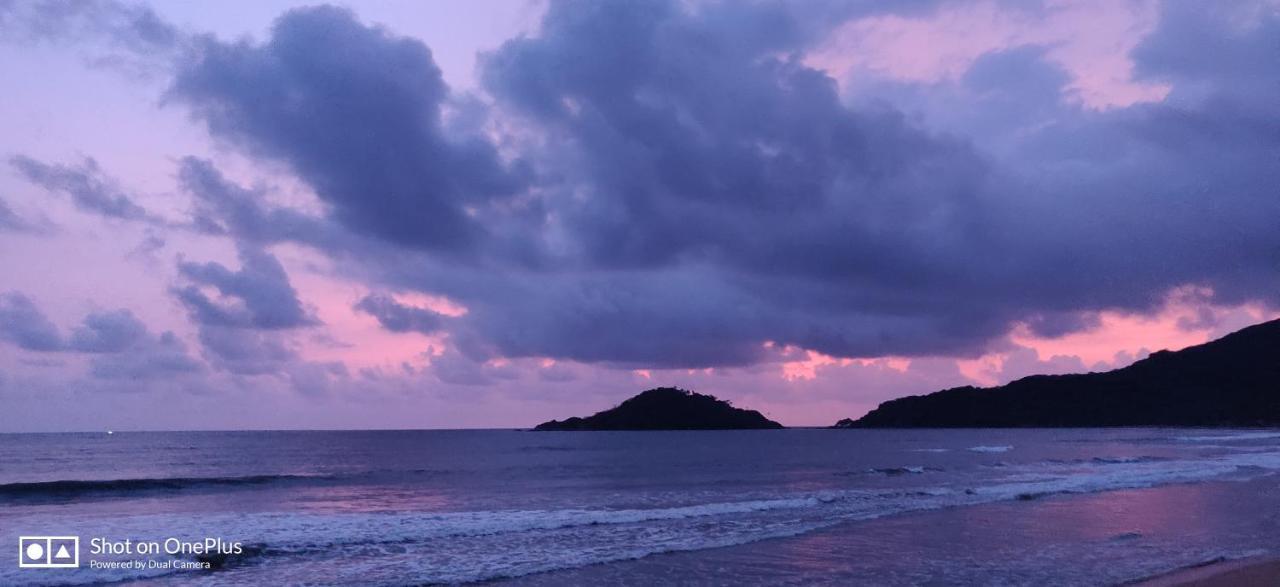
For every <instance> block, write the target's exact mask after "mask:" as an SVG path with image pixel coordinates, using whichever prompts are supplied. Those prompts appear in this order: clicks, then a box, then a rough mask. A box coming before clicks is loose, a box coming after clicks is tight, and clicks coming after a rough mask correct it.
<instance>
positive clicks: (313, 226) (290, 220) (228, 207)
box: [178, 157, 337, 246]
mask: <svg viewBox="0 0 1280 587" xmlns="http://www.w3.org/2000/svg"><path fill="white" fill-rule="evenodd" d="M178 179H179V182H180V183H181V185H182V187H183V189H185V190H186V191H187V192H188V193H190V194H191V195H192V196H193V197H194V199H195V202H194V203H195V206H194V210H193V213H192V220H191V222H192V225H193V227H194V228H195V229H197V230H199V231H201V232H206V233H210V234H226V235H230V236H232V237H234V238H236V239H238V240H245V241H249V242H258V243H272V242H279V241H285V240H288V241H294V242H301V243H308V244H316V245H319V246H325V245H326V244H328V243H329V242H330V241H332V240H334V239H335V238H337V235H336V234H334V233H335V229H334V228H333V227H332V226H331V225H330V224H329V223H327V222H326V221H325V220H323V219H320V218H317V217H315V216H310V215H307V214H303V213H301V212H299V211H297V210H294V209H291V208H279V207H273V206H270V205H269V204H268V203H267V200H266V194H265V193H264V192H263V190H261V189H248V188H244V187H241V186H239V185H236V184H234V183H232V182H230V181H228V180H227V179H226V178H225V177H224V176H223V175H222V172H221V171H219V170H218V169H217V168H216V167H214V166H213V163H212V162H210V161H208V160H206V159H198V158H195V157H185V158H183V159H182V161H181V163H180V164H179V167H178Z"/></svg>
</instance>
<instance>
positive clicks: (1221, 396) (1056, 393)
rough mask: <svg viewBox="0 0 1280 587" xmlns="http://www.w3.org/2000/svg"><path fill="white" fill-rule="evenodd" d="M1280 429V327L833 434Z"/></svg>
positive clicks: (933, 399) (1043, 378)
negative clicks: (884, 430)
mask: <svg viewBox="0 0 1280 587" xmlns="http://www.w3.org/2000/svg"><path fill="white" fill-rule="evenodd" d="M1277 425H1280V320H1273V321H1271V322H1265V323H1262V324H1258V325H1255V326H1250V327H1248V328H1245V329H1243V330H1240V331H1238V332H1235V333H1232V334H1229V335H1227V336H1225V337H1223V338H1220V339H1218V340H1215V341H1212V342H1208V343H1205V344H1202V345H1198V346H1193V347H1188V348H1185V349H1183V350H1180V351H1176V352H1173V351H1160V352H1157V353H1154V354H1152V355H1151V356H1149V357H1147V358H1145V359H1143V360H1141V361H1138V362H1136V363H1134V364H1132V365H1130V366H1128V367H1124V368H1122V369H1116V370H1113V371H1107V372H1104V373H1086V374H1079V375H1033V376H1031V377H1025V378H1022V379H1019V380H1017V381H1014V382H1012V383H1009V384H1007V385H1002V386H999V387H992V388H975V387H957V388H953V389H947V390H943V391H938V392H935V393H931V394H929V395H923V396H909V397H903V398H898V399H895V400H891V401H887V402H884V403H882V404H880V406H879V407H877V408H876V409H874V410H872V411H871V412H869V413H868V414H867V415H865V416H863V417H862V418H860V419H858V420H856V421H854V420H850V419H848V418H846V419H844V420H841V421H840V422H838V423H837V424H836V425H835V427H836V428H923V427H937V428H985V427H990V428H997V427H1000V428H1007V427H1095V426H1240V427H1247V426H1277Z"/></svg>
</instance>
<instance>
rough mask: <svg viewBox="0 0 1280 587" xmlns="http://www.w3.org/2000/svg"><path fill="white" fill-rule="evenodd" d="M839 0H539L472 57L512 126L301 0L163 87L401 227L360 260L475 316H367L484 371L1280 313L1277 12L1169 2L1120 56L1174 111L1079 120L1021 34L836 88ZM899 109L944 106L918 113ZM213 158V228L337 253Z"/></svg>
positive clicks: (1137, 108)
mask: <svg viewBox="0 0 1280 587" xmlns="http://www.w3.org/2000/svg"><path fill="white" fill-rule="evenodd" d="M837 4H838V3H833V4H830V5H828V4H823V5H805V6H803V7H794V6H787V5H784V4H769V3H724V4H720V3H704V4H690V3H680V2H645V3H620V2H618V3H599V2H553V3H552V5H551V6H550V8H549V10H548V12H547V14H546V16H545V19H544V21H543V24H542V29H541V31H540V32H539V33H538V34H537V35H534V36H529V37H520V38H516V39H513V40H510V41H508V42H507V43H505V44H504V45H503V46H502V47H500V48H498V49H497V50H495V51H494V52H492V53H491V54H489V55H487V56H486V57H485V58H484V59H483V65H482V79H483V84H484V88H485V89H486V91H487V93H488V97H490V98H492V100H493V104H492V108H493V109H492V110H488V107H486V106H484V105H483V103H481V104H479V105H477V104H476V103H474V102H472V103H469V105H467V106H466V108H470V109H473V110H470V111H468V113H467V115H466V116H465V117H463V118H479V119H485V118H486V117H494V118H496V119H499V120H500V121H501V122H502V125H503V127H505V128H512V129H514V132H512V133H510V136H506V135H502V134H501V133H499V132H498V131H492V130H491V131H486V132H480V131H478V130H476V129H477V128H483V127H484V125H483V124H478V123H472V124H470V125H469V128H470V130H468V131H466V132H462V131H459V130H457V127H458V125H456V124H451V123H449V122H448V121H446V120H445V118H446V113H445V111H446V110H448V109H450V108H455V107H457V108H461V106H459V104H462V103H463V102H461V101H457V100H454V99H453V98H451V97H450V96H449V90H448V88H447V87H445V85H444V84H443V82H442V81H441V79H440V75H439V71H438V70H437V68H436V67H435V65H434V63H433V62H432V60H431V56H430V53H429V51H428V50H427V49H426V47H425V46H424V45H422V44H421V43H419V42H417V41H413V40H407V39H401V38H396V37H393V36H391V35H390V34H388V33H387V32H385V31H383V30H381V29H378V28H370V27H366V26H364V25H361V24H360V23H359V22H357V21H356V20H355V19H354V18H353V17H352V15H351V14H349V13H348V12H345V11H342V10H338V9H330V8H325V9H312V10H300V11H293V12H290V13H287V14H286V15H285V16H283V17H282V18H281V19H280V20H279V21H278V22H277V24H276V26H275V27H274V29H273V31H272V36H271V38H270V39H269V40H267V41H266V42H265V43H262V44H255V43H253V42H249V41H241V42H237V43H223V42H220V41H217V40H215V39H213V38H204V39H202V40H201V41H200V42H199V43H198V49H197V50H196V51H195V52H194V53H193V55H192V56H191V57H190V58H189V59H188V60H187V61H186V62H185V64H184V65H183V66H182V67H181V68H180V71H179V74H178V77H177V79H176V81H175V83H174V86H173V89H172V92H171V96H172V98H173V99H174V100H176V101H180V102H183V103H185V104H188V105H190V106H191V107H192V109H193V112H194V114H195V116H196V117H197V118H198V119H199V120H201V121H203V122H205V123H206V124H207V125H208V128H209V130H210V132H211V133H212V134H213V135H214V136H216V137H219V138H221V139H225V140H228V141H230V142H232V143H233V144H236V145H239V146H241V147H242V148H244V149H246V150H247V151H248V152H251V153H254V154H258V155H262V156H265V157H268V158H271V159H274V160H278V161H283V162H285V163H287V164H288V165H289V166H290V167H291V168H292V169H294V170H295V171H296V172H297V174H298V176H299V177H300V178H301V179H303V180H304V181H306V182H307V183H308V184H310V186H311V187H312V188H314V190H315V191H316V193H317V194H318V195H319V196H320V197H321V199H322V200H324V201H325V202H326V203H327V204H328V205H329V206H331V207H332V211H333V218H334V220H336V221H337V222H339V223H341V225H342V226H343V227H345V228H346V229H348V230H350V231H351V232H352V233H355V234H358V235H365V236H367V237H373V238H377V239H381V240H383V241H386V242H391V243H395V244H399V245H401V246H402V249H401V250H399V251H387V252H386V254H379V255H376V256H370V255H365V256H363V257H360V258H358V259H357V262H355V263H347V268H348V270H350V271H351V272H352V273H354V274H357V275H359V276H361V277H364V278H367V279H369V280H370V281H372V282H374V286H375V287H380V286H382V285H387V286H389V289H397V288H413V289H419V290H421V291H425V292H430V293H438V294H443V295H446V296H449V297H450V298H452V299H455V300H457V301H459V302H460V303H462V304H463V305H465V306H466V307H467V309H468V312H467V314H466V315H464V316H461V317H458V318H453V319H450V320H448V321H447V322H441V321H439V320H437V319H438V317H437V316H434V315H418V314H416V313H414V312H411V311H409V310H412V309H408V308H404V307H402V306H398V305H395V303H394V301H392V300H387V299H381V298H372V301H369V300H366V301H362V302H361V304H362V305H364V306H366V307H361V308H359V309H361V310H363V311H366V312H368V313H370V314H372V315H374V316H375V317H378V318H379V320H380V321H382V323H383V324H384V326H386V327H388V328H389V329H392V330H398V331H407V330H419V331H422V330H426V331H430V332H435V331H436V330H437V329H438V328H440V327H441V326H443V327H444V329H445V330H447V331H448V332H449V333H450V334H451V336H452V338H451V340H453V341H454V342H455V343H456V345H457V351H458V353H459V354H458V355H450V356H449V357H447V358H444V359H442V362H441V364H442V365H444V366H442V367H441V368H440V373H442V374H443V376H446V377H449V378H451V379H453V380H456V381H469V382H483V381H488V380H490V379H491V376H488V375H485V376H480V375H477V373H483V369H480V368H479V367H478V366H482V365H485V363H484V361H485V360H486V359H488V358H492V357H499V356H506V357H553V358H570V359H576V360H580V361H588V362H601V363H607V364H614V365H619V366H634V367H705V366H718V365H744V364H751V363H758V362H762V361H770V360H777V359H778V354H777V352H778V351H777V350H776V349H777V348H778V345H797V346H801V347H804V348H808V349H813V350H818V351H821V352H824V353H828V354H832V355H839V356H880V355H886V354H895V355H912V356H919V355H973V354H976V353H980V352H982V351H983V350H984V349H986V348H988V345H989V344H991V343H992V342H993V341H996V340H998V339H999V338H1000V337H1001V336H1002V335H1004V334H1005V333H1007V332H1008V330H1009V328H1010V326H1011V325H1012V324H1014V323H1016V322H1025V323H1026V324H1027V325H1028V327H1029V328H1030V329H1031V331H1032V332H1033V333H1036V334H1039V335H1041V336H1060V335H1063V334H1067V333H1070V332H1075V331H1079V330H1082V329H1088V328H1091V327H1093V326H1095V325H1096V324H1097V318H1096V312H1097V311H1099V310H1104V309H1118V310H1126V311H1138V312H1143V311H1149V310H1151V309H1153V308H1155V307H1156V306H1157V305H1159V304H1160V303H1161V301H1162V300H1163V299H1164V297H1165V296H1166V294H1167V293H1168V292H1169V291H1170V290H1171V289H1172V288H1175V287H1178V286H1182V285H1186V284H1193V285H1204V286H1208V287H1211V288H1212V289H1213V291H1214V292H1215V297H1214V298H1213V299H1212V300H1209V301H1215V302H1236V301H1244V300H1264V301H1269V302H1271V303H1273V304H1274V303H1276V302H1277V301H1280V231H1276V230H1275V227H1276V226H1280V197H1278V194H1277V192H1276V188H1275V186H1277V185H1280V166H1277V165H1276V160H1277V156H1278V150H1277V149H1278V148H1280V132H1278V131H1277V129H1280V118H1277V116H1280V115H1277V114H1276V112H1277V111H1276V109H1275V108H1274V104H1275V103H1277V101H1280V90H1278V89H1277V79H1280V77H1278V76H1280V68H1276V67H1275V60H1274V59H1275V58H1274V56H1275V54H1276V51H1275V43H1276V41H1275V40H1276V39H1277V38H1280V35H1278V34H1277V16H1276V14H1275V13H1274V11H1266V10H1259V11H1256V13H1255V14H1253V15H1252V18H1256V19H1257V20H1258V22H1257V23H1255V24H1250V25H1248V26H1240V25H1239V22H1241V19H1238V18H1236V19H1233V18H1230V17H1222V18H1219V17H1218V16H1217V15H1216V13H1217V12H1218V11H1216V10H1214V9H1211V8H1207V7H1206V6H1205V5H1204V4H1196V3H1187V4H1181V3H1177V4H1169V5H1167V6H1165V7H1164V11H1163V14H1162V17H1161V22H1160V25H1159V28H1158V30H1157V31H1156V32H1155V33H1154V34H1153V35H1152V36H1151V37H1150V38H1149V39H1147V40H1146V41H1144V43H1143V44H1142V46H1141V47H1140V48H1139V49H1138V50H1137V51H1136V52H1135V54H1134V57H1135V59H1136V61H1137V62H1136V67H1137V71H1138V73H1139V74H1140V75H1142V76H1145V78H1147V79H1153V80H1160V81H1165V82H1167V83H1170V84H1172V86H1173V91H1172V93H1171V95H1170V100H1169V101H1167V102H1165V103H1161V104H1137V105H1134V106H1131V107H1126V108H1114V109H1111V110H1107V111H1094V110H1086V109H1083V108H1081V107H1079V105H1077V104H1073V103H1071V102H1070V101H1068V100H1064V99H1063V96H1064V90H1065V88H1066V86H1067V84H1068V83H1069V81H1070V78H1069V77H1068V76H1067V75H1066V73H1065V72H1064V70H1063V69H1062V68H1061V67H1059V66H1056V65H1053V64H1050V63H1048V62H1047V61H1046V56H1045V51H1046V49H1045V48H1043V47H1034V46H1028V47H1013V48H1009V49H1007V50H1004V51H1001V52H998V53H993V54H989V55H986V56H983V57H982V58H980V59H979V60H978V61H977V62H976V63H975V65H974V66H973V67H972V68H971V69H970V71H968V72H967V74H966V75H964V76H963V77H962V78H961V79H960V80H959V81H958V82H956V83H955V84H953V85H951V86H946V85H945V84H943V85H936V86H932V87H928V88H924V87H907V86H906V85H905V84H904V85H903V87H898V88H880V90H884V93H883V94H879V96H880V97H882V98H888V99H882V100H879V101H876V100H861V99H859V100H855V101H854V103H855V104H856V105H855V106H850V105H849V103H847V102H846V100H845V98H844V97H842V96H841V95H840V94H839V93H838V90H837V86H836V84H835V81H834V80H832V79H831V78H830V77H829V76H828V75H827V74H826V73H824V72H821V71H818V70H815V69H813V68H811V67H809V66H807V65H805V63H804V61H803V53H804V50H805V49H806V48H808V47H809V46H811V45H813V44H814V43H816V42H818V41H820V40H821V34H823V33H824V32H825V31H827V30H829V29H830V26H831V25H830V23H828V24H826V25H824V24H821V23H822V19H820V18H815V16H814V15H815V14H819V13H823V14H825V13H827V12H826V11H835V12H831V14H836V13H839V14H842V15H845V17H847V16H848V15H849V14H855V13H858V11H859V10H862V9H863V8H861V7H858V6H852V7H851V6H838V5H837ZM912 9H913V10H915V9H921V8H919V7H914V6H913V7H912ZM1206 13H1214V14H1206ZM1245 20H1246V21H1247V19H1245ZM833 22H834V21H833ZM1188 38H1194V39H1198V41H1197V42H1196V43H1194V44H1193V45H1194V47H1193V48H1188V47H1189V45H1188V44H1187V43H1185V42H1184V41H1185V39H1188ZM1215 63H1226V64H1227V65H1225V66H1221V67H1217V66H1214V65H1213V64H1215ZM947 83H950V82H947ZM890 90H892V91H890ZM895 92H896V93H895ZM926 93H933V95H934V97H935V98H936V97H937V96H942V97H945V100H941V99H937V100H935V101H933V102H931V103H928V104H926V103H925V102H926V101H925V100H923V99H922V98H921V96H923V95H924V94H926ZM910 100H916V102H914V103H913V104H914V105H919V106H920V107H922V108H924V107H928V108H929V109H932V111H933V112H937V111H940V110H941V108H943V107H945V108H947V109H948V117H947V118H944V119H942V123H941V124H936V125H934V126H930V124H931V123H932V122H934V121H937V120H939V119H938V118H936V117H927V118H926V121H925V122H923V123H922V122H919V121H918V120H916V119H914V118H911V117H908V116H905V115H904V114H903V113H902V109H901V108H899V107H898V105H900V104H907V103H909V102H910ZM477 113H478V115H477ZM454 122H456V121H454ZM463 126H466V125H463ZM938 128H940V129H943V130H945V131H948V132H939V131H937V130H934V129H938ZM446 129H448V130H446ZM499 144H501V145H502V151H503V153H504V154H505V153H512V154H511V155H509V157H508V158H510V159H512V160H516V161H519V163H517V164H511V165H508V164H505V163H504V162H503V159H502V158H501V157H499V156H498V155H497V152H498V146H497V145H499ZM215 173H216V172H212V171H211V170H210V168H208V167H207V166H202V165H201V164H200V163H199V162H191V161H189V162H187V163H186V164H184V173H183V177H184V181H185V182H186V183H187V184H188V188H189V189H190V190H191V191H192V192H193V193H196V194H197V195H198V196H200V197H201V198H203V203H201V204H200V205H201V206H205V208H204V210H205V212H204V213H203V214H204V217H205V218H206V219H207V220H208V221H207V222H206V223H205V224H206V226H208V227H210V230H213V227H217V228H218V229H219V230H222V231H224V232H226V233H228V234H233V235H240V236H241V238H245V239H252V240H258V241H264V242H269V241H271V240H272V239H277V240H293V241H298V242H306V243H308V244H312V245H313V246H316V247H318V248H320V249H321V250H325V251H327V252H329V253H332V254H334V255H336V256H339V257H341V255H343V254H347V255H350V253H351V251H350V249H346V250H344V247H349V243H346V244H339V243H338V242H337V241H333V240H328V241H325V240H323V239H316V238H313V237H311V236H308V235H311V234H314V233H316V232H320V231H321V229H320V228H317V226H316V225H314V224H312V223H313V222H320V221H317V220H315V219H308V220H306V221H303V220H301V219H297V218H283V217H282V219H280V220H272V219H271V218H270V214H271V212H269V211H268V210H266V209H265V208H262V207H261V206H259V205H258V204H256V202H259V201H260V198H258V197H257V196H256V195H255V194H252V193H248V192H245V191H243V190H240V191H236V190H235V189H229V188H228V187H227V186H226V185H225V182H224V181H222V180H221V179H220V178H218V177H216V176H215V175H214V174H215ZM232 187H234V186H232ZM200 194H205V195H202V196H201V195H200ZM278 213H279V214H286V212H278ZM321 224H322V223H321ZM289 227H292V228H289ZM441 252H448V253H451V254H448V255H442V254H440V253H441ZM459 252H466V253H468V254H466V255H459V254H456V253H459ZM347 259H348V260H349V261H350V260H352V259H353V257H348V258H347ZM219 267H220V266H219ZM215 273H216V272H215ZM224 273H225V270H224ZM213 281H215V280H212V279H206V280H205V283H207V284H210V285H212V282H213ZM224 293H226V292H224ZM207 301H208V300H204V301H201V298H193V300H188V301H187V303H188V306H189V307H191V308H193V314H195V315H196V316H197V319H198V320H200V321H202V322H205V323H209V324H214V323H232V324H234V323H236V322H237V320H234V319H229V318H227V317H226V316H223V314H222V313H220V312H219V311H217V310H219V308H218V307H212V306H210V308H211V309H209V308H205V305H206V304H205V303H204V302H207ZM379 301H380V302H381V303H379ZM406 312H407V313H406ZM239 321H240V322H244V320H243V319H240V320H239ZM766 341H773V342H775V343H777V345H775V346H774V347H767V346H766V345H765V342H766ZM206 346H208V344H206ZM451 352H452V351H451Z"/></svg>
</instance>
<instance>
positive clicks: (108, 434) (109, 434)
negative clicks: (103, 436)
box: [107, 430, 115, 436]
mask: <svg viewBox="0 0 1280 587" xmlns="http://www.w3.org/2000/svg"><path fill="white" fill-rule="evenodd" d="M112 434H115V432H114V431H112V430H108V431H107V436H111V435H112Z"/></svg>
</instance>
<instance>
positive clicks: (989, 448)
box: [969, 445, 1013, 452]
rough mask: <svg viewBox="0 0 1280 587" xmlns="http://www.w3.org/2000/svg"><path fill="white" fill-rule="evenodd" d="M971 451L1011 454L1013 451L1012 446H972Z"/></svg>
mask: <svg viewBox="0 0 1280 587" xmlns="http://www.w3.org/2000/svg"><path fill="white" fill-rule="evenodd" d="M969 450H970V451H973V452H1009V451H1011V450H1013V447H1012V446H1007V445H1005V446H971V447H969Z"/></svg>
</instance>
